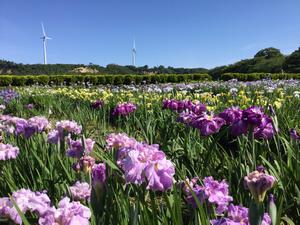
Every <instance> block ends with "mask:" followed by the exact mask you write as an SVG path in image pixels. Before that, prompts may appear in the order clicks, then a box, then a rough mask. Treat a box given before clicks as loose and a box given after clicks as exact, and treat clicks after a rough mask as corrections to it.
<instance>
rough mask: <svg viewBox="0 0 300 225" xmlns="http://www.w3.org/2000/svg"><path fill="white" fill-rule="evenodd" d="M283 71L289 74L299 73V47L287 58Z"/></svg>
mask: <svg viewBox="0 0 300 225" xmlns="http://www.w3.org/2000/svg"><path fill="white" fill-rule="evenodd" d="M283 70H284V71H285V72H289V73H300V47H299V49H298V50H296V51H294V52H293V53H292V54H291V55H289V56H288V57H287V59H286V61H285V63H284V65H283Z"/></svg>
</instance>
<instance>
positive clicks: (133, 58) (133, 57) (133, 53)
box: [132, 39, 136, 67]
mask: <svg viewBox="0 0 300 225" xmlns="http://www.w3.org/2000/svg"><path fill="white" fill-rule="evenodd" d="M135 58H136V48H135V39H133V48H132V65H133V66H134V67H135Z"/></svg>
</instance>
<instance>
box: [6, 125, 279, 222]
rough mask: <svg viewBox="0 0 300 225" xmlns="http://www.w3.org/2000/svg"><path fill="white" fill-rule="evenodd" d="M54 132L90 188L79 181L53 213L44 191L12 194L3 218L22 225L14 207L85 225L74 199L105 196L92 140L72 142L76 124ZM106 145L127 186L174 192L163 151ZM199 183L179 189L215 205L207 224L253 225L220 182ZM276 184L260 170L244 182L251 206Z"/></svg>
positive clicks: (123, 141) (113, 137) (192, 199)
mask: <svg viewBox="0 0 300 225" xmlns="http://www.w3.org/2000/svg"><path fill="white" fill-rule="evenodd" d="M55 130H56V131H58V133H59V132H61V134H63V138H62V139H60V140H59V141H60V142H62V141H64V138H66V140H67V144H68V149H67V151H66V152H65V154H66V155H67V156H70V157H74V158H76V159H78V160H79V161H78V163H81V166H82V168H81V169H82V170H77V172H79V171H82V172H83V173H87V172H88V171H90V170H91V177H92V187H90V185H89V184H88V183H86V182H80V181H77V182H76V183H75V184H74V185H73V186H71V187H70V188H69V189H70V192H71V197H72V198H73V199H74V200H75V201H73V202H71V201H70V199H69V198H68V197H65V198H63V199H62V200H61V201H60V202H59V204H58V207H57V208H56V207H54V206H53V205H52V204H51V201H50V199H49V197H48V196H47V194H46V193H45V192H42V193H40V192H32V191H30V190H26V189H21V190H19V191H16V192H14V193H13V194H12V197H11V198H8V197H4V198H1V199H0V216H1V217H3V218H9V219H11V220H12V221H14V222H15V223H17V224H21V223H22V221H21V216H20V215H19V213H18V211H17V209H16V206H18V208H19V209H20V210H21V212H22V213H24V214H25V213H26V212H27V211H30V212H33V213H36V215H37V216H38V217H39V224H41V225H53V224H89V219H90V217H91V211H90V209H89V208H87V207H86V206H84V205H82V204H81V203H80V202H77V201H76V200H78V201H86V200H89V199H90V197H91V190H92V188H93V189H94V190H95V193H96V194H97V193H100V192H101V191H103V186H104V185H105V182H106V165H105V164H104V163H98V164H96V163H95V159H93V158H92V157H91V156H90V153H91V152H92V150H93V141H92V140H91V139H85V140H84V139H83V141H82V142H81V143H80V141H78V140H72V139H71V137H70V135H72V134H77V135H79V134H80V133H81V127H80V126H79V125H78V124H77V123H76V122H74V121H61V122H58V123H57V125H56V128H55ZM60 137H61V136H60ZM106 143H107V145H106V151H112V150H113V149H115V150H117V159H116V163H117V165H118V166H119V167H120V168H121V169H122V170H123V171H124V179H125V182H126V183H127V184H129V183H133V184H137V185H142V184H144V183H146V188H147V189H150V190H152V191H168V190H170V189H171V188H172V187H173V184H174V183H175V180H174V175H175V167H174V165H173V163H172V162H171V161H170V160H168V159H166V156H165V154H164V152H163V151H161V150H159V147H158V145H149V144H147V143H144V142H138V141H136V140H135V139H134V138H130V137H128V136H127V135H126V134H114V133H113V134H110V135H109V136H108V137H107V139H106ZM87 159H88V160H87ZM198 181H199V178H193V179H191V180H188V179H187V180H185V181H178V182H177V184H179V185H180V184H181V188H182V190H183V192H184V193H185V199H186V201H187V203H189V204H191V205H192V206H193V207H197V204H199V203H200V204H203V203H204V202H207V204H211V205H216V206H217V208H216V212H217V215H219V216H218V217H217V218H216V219H212V220H211V224H213V225H216V224H231V223H237V224H251V223H250V222H249V221H250V218H251V211H249V210H248V209H247V208H245V207H242V206H234V205H233V204H230V202H232V201H233V198H232V197H231V196H229V186H228V184H227V183H226V182H225V181H224V180H223V181H220V182H219V181H217V180H214V179H213V177H206V178H204V180H203V185H199V184H198ZM275 181H276V179H275V177H273V176H271V175H267V174H265V171H264V168H263V167H259V168H258V169H257V170H256V171H254V172H252V173H250V174H249V175H248V176H246V177H245V178H244V182H245V186H246V187H247V188H248V189H249V190H250V192H251V193H252V196H253V199H254V200H255V204H261V203H262V202H263V201H264V199H265V195H266V192H267V191H268V190H269V189H271V188H272V187H273V185H274V184H275ZM197 202H198V203H197ZM222 215H223V216H222ZM224 215H227V217H224ZM258 218H259V217H258ZM262 218H263V220H262V224H263V225H268V224H271V219H270V217H269V215H268V214H266V213H264V216H263V217H262Z"/></svg>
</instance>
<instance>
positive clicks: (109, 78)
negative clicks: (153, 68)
mask: <svg viewBox="0 0 300 225" xmlns="http://www.w3.org/2000/svg"><path fill="white" fill-rule="evenodd" d="M204 80H211V76H210V75H208V74H159V75H156V74H155V75H53V76H47V75H39V76H21V75H0V86H8V85H12V86H25V85H27V86H30V85H34V84H39V85H62V84H63V85H67V86H68V85H73V84H93V85H99V84H115V85H120V84H141V83H145V82H146V83H148V84H155V83H166V82H170V83H176V82H189V81H204Z"/></svg>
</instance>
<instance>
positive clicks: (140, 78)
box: [134, 75, 143, 84]
mask: <svg viewBox="0 0 300 225" xmlns="http://www.w3.org/2000/svg"><path fill="white" fill-rule="evenodd" d="M142 81H143V76H141V75H136V76H134V83H135V84H141V83H142Z"/></svg>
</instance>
